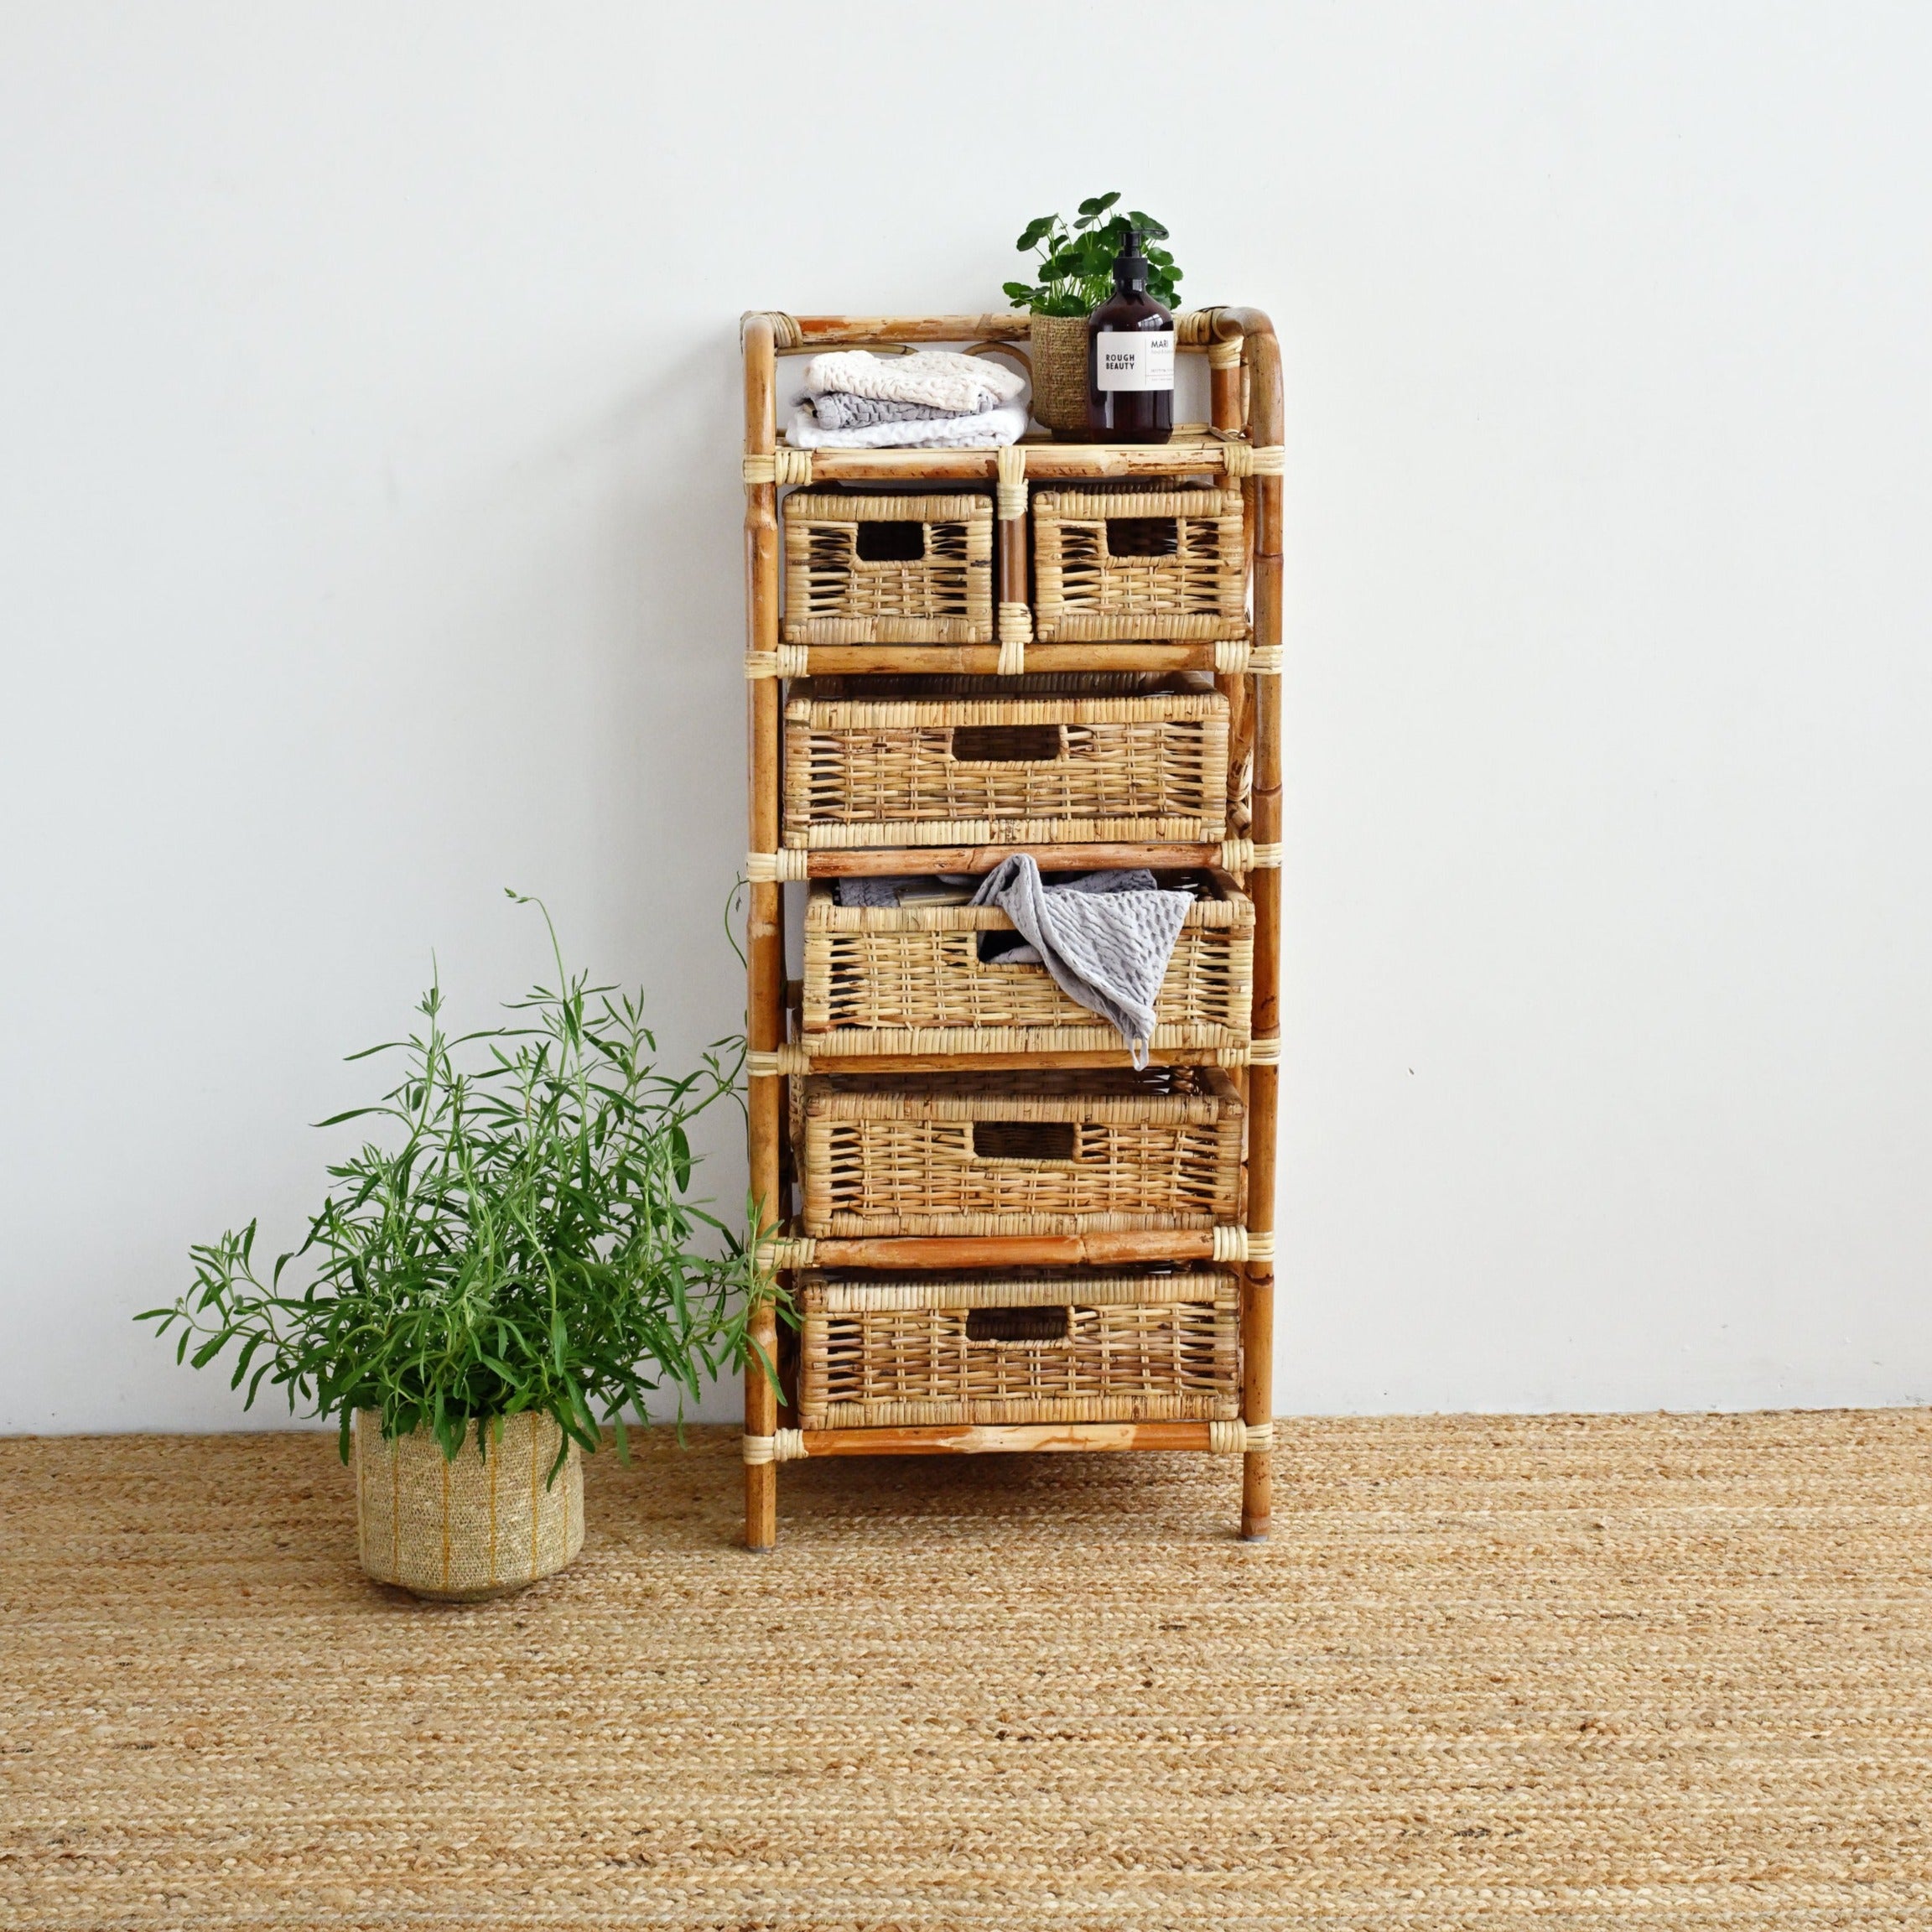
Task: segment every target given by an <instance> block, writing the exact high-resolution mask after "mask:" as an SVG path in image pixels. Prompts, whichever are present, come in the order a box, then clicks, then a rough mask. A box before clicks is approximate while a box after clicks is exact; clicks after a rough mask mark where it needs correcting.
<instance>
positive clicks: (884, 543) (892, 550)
mask: <svg viewBox="0 0 1932 1932" xmlns="http://www.w3.org/2000/svg"><path fill="white" fill-rule="evenodd" d="M855 530H856V536H855V538H854V541H855V542H856V543H857V545H858V549H859V561H860V563H861V564H920V563H923V562H924V561H925V558H926V526H925V525H924V524H923V523H885V522H870V521H868V522H863V523H860V524H858V525H856V526H855Z"/></svg>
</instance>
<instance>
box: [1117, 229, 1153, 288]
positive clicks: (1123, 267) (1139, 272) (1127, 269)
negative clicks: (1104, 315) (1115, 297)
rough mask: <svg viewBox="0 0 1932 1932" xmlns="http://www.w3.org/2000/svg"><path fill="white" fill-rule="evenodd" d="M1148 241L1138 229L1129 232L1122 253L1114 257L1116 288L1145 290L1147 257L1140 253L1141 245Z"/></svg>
mask: <svg viewBox="0 0 1932 1932" xmlns="http://www.w3.org/2000/svg"><path fill="white" fill-rule="evenodd" d="M1145 239H1146V237H1145V235H1144V234H1143V233H1142V232H1141V231H1140V229H1138V228H1130V229H1129V230H1128V231H1127V239H1126V241H1125V242H1124V244H1123V245H1122V247H1121V250H1120V252H1119V254H1118V255H1116V256H1115V257H1114V287H1115V288H1121V289H1126V288H1145V287H1146V286H1147V257H1145V255H1143V254H1142V253H1141V252H1140V245H1141V243H1142V242H1143V241H1145Z"/></svg>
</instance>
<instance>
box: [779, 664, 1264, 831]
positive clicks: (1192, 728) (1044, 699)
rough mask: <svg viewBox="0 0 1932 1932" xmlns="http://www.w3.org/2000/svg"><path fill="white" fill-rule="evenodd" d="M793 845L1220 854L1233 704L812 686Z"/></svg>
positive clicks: (1102, 683) (1121, 681)
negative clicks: (1166, 849) (1212, 850)
mask: <svg viewBox="0 0 1932 1932" xmlns="http://www.w3.org/2000/svg"><path fill="white" fill-rule="evenodd" d="M783 803H784V827H783V839H784V843H785V844H787V846H791V847H794V848H798V847H803V848H806V849H824V848H831V847H853V846H882V845H985V844H1036V845H1045V844H1105V843H1108V842H1109V841H1118V842H1119V843H1122V844H1213V843H1215V842H1218V840H1220V839H1222V838H1223V837H1224V836H1225V835H1226V829H1227V823H1228V701H1227V699H1225V698H1224V697H1223V696H1222V694H1221V693H1219V692H1218V691H1217V690H1216V689H1215V688H1213V684H1212V683H1211V682H1210V681H1208V680H1207V679H1206V678H1202V677H1200V676H1198V675H1188V674H1183V675H1179V676H1174V677H1168V678H1146V677H1136V676H1133V675H1120V674H1114V675H1108V674H1094V675H1089V676H1087V677H1085V678H818V679H802V680H801V681H800V682H799V683H797V684H795V685H793V686H792V694H791V696H790V698H789V699H788V700H787V704H786V707H785V792H784V801H783Z"/></svg>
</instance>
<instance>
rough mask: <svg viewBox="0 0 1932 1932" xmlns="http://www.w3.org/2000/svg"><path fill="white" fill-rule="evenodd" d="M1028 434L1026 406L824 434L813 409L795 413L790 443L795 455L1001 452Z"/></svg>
mask: <svg viewBox="0 0 1932 1932" xmlns="http://www.w3.org/2000/svg"><path fill="white" fill-rule="evenodd" d="M1025 434H1026V403H1023V402H1022V403H1001V404H1000V407H999V408H997V409H988V410H985V411H984V412H983V413H981V414H979V415H977V416H936V417H934V418H932V421H931V422H929V423H867V424H866V425H865V428H863V429H821V428H819V427H818V421H817V419H816V418H814V417H813V414H812V413H811V411H810V410H808V409H795V410H793V411H792V420H791V422H790V423H788V424H787V427H786V430H785V439H786V441H787V442H788V443H789V444H791V445H792V448H793V449H998V448H999V447H1000V445H1001V444H1005V443H1017V442H1018V441H1019V440H1020V439H1021V437H1022V436H1024V435H1025Z"/></svg>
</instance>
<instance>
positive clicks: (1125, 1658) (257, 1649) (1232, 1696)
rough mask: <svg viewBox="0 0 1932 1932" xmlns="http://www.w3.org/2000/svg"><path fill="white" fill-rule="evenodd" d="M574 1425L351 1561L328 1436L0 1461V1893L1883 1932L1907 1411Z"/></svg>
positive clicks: (710, 1912) (326, 1907)
mask: <svg viewBox="0 0 1932 1932" xmlns="http://www.w3.org/2000/svg"><path fill="white" fill-rule="evenodd" d="M1279 1429H1280V1436H1281V1439H1282V1446H1281V1448H1280V1453H1279V1454H1278V1457H1277V1459H1276V1478H1275V1479H1276V1485H1277V1487H1276V1492H1275V1494H1276V1516H1275V1535H1274V1538H1273V1540H1271V1541H1270V1542H1269V1543H1267V1544H1265V1545H1243V1544H1241V1543H1240V1542H1239V1541H1238V1540H1236V1538H1235V1537H1234V1535H1233V1520H1234V1516H1235V1510H1236V1504H1237V1498H1238V1491H1239V1469H1238V1467H1236V1465H1235V1463H1234V1462H1233V1460H1232V1459H1226V1460H1224V1459H1222V1458H1219V1457H1181V1456H1142V1455H1083V1456H1045V1457H961V1458H941V1457H922V1458H917V1459H908V1460H903V1461H887V1460H884V1459H876V1460H874V1459H868V1460H865V1461H847V1462H821V1463H818V1464H811V1463H807V1464H797V1463H788V1464H787V1465H786V1466H785V1467H783V1469H782V1471H781V1477H780V1511H781V1533H782V1541H781V1545H780V1547H779V1549H778V1550H777V1551H776V1553H775V1554H772V1555H766V1556H752V1555H748V1554H746V1553H745V1551H744V1550H741V1549H740V1548H738V1547H736V1546H735V1543H734V1537H735V1534H736V1530H737V1523H738V1509H739V1497H740V1475H739V1468H738V1464H737V1462H736V1460H735V1456H736V1436H735V1431H694V1432H693V1434H692V1436H690V1438H689V1446H688V1447H687V1448H683V1449H680V1448H679V1447H678V1445H677V1443H676V1441H675V1440H674V1439H673V1437H671V1436H669V1435H667V1434H665V1435H659V1436H655V1437H654V1438H652V1440H650V1441H647V1443H646V1444H645V1446H644V1447H643V1449H642V1451H641V1453H640V1454H639V1455H638V1457H637V1458H636V1461H635V1462H634V1463H633V1465H632V1467H630V1468H629V1469H625V1468H623V1467H620V1466H619V1464H618V1463H617V1461H616V1459H615V1457H614V1456H611V1455H605V1456H600V1457H596V1458H594V1459H593V1461H592V1462H591V1463H590V1465H589V1468H588V1470H587V1473H586V1482H585V1490H586V1515H587V1518H588V1521H589V1538H588V1540H587V1541H586V1543H585V1545H584V1554H583V1555H582V1557H581V1558H580V1559H579V1561H578V1562H577V1563H576V1565H575V1566H574V1567H573V1568H571V1569H569V1570H568V1571H564V1573H563V1574H561V1575H559V1576H556V1577H553V1578H552V1579H550V1580H548V1581H546V1582H544V1583H543V1584H540V1585H538V1586H537V1587H535V1588H533V1589H532V1590H530V1591H528V1592H526V1593H525V1594H523V1595H522V1596H520V1597H512V1598H510V1599H508V1600H506V1601H503V1602H496V1603H491V1604H486V1605H483V1606H480V1607H472V1608H460V1607H442V1606H433V1605H428V1604H423V1603H419V1602H415V1601H413V1600H412V1599H410V1598H408V1597H404V1596H403V1595H401V1594H400V1593H399V1592H394V1591H390V1590H385V1589H382V1588H378V1587H376V1586H374V1585H371V1584H370V1583H368V1582H367V1581H366V1580H365V1579H364V1578H363V1577H362V1576H361V1572H360V1571H358V1569H357V1567H356V1559H355V1535H354V1527H353V1502H352V1497H351V1489H350V1486H349V1483H348V1478H347V1472H345V1470H344V1469H343V1468H342V1467H341V1466H340V1463H339V1462H337V1461H336V1459H335V1445H334V1441H333V1439H332V1438H329V1437H323V1436H313V1435H306V1436H304V1435H283V1436H221V1437H153V1436H145V1437H143V1436H122V1437H118V1438H87V1439H69V1440H34V1439H22V1440H13V1441H0V1496H3V1498H4V1506H3V1508H0V1659H3V1662H0V1924H3V1925H6V1926H8V1927H13V1926H19V1927H32V1928H34V1932H67V1929H70V1928H73V1929H81V1928H85V1929H86V1932H98V1929H102V1928H115V1927H123V1926H127V1927H167V1928H183V1929H187V1928H196V1929H200V1928H217V1927H243V1926H247V1927H275V1928H282V1927H304V1928H308V1927H315V1928H337V1927H342V1928H352V1927H366V1928H378V1927H380V1928H413V1927H423V1928H428V1927H458V1926H460V1927H512V1926H515V1927H523V1926H532V1927H535V1926H543V1927H549V1926H568V1927H585V1928H588V1927H618V1926H624V1927H651V1926H676V1927H693V1928H700V1927H701V1928H719V1929H723V1928H732V1929H742V1932H752V1929H756V1932H808V1929H809V1932H859V1929H861V1928H863V1929H865V1932H885V1929H887V1928H898V1929H904V1932H925V1929H928V1928H959V1929H962V1932H965V1929H972V1932H980V1929H984V1932H995V1929H997V1932H1040V1929H1043V1928H1052V1929H1067V1932H1103V1929H1105V1932H1139V1929H1141V1928H1162V1927H1187V1928H1194V1927H1199V1928H1210V1927H1212V1928H1233V1927H1244V1928H1245V1927H1255V1928H1261V1927H1267V1928H1301V1927H1321V1928H1332V1929H1334V1932H1341V1929H1343V1928H1348V1929H1350V1932H1354V1929H1357V1928H1359V1929H1362V1932H1368V1929H1371V1928H1373V1929H1374V1932H1391V1929H1394V1928H1406V1927H1429V1928H1450V1927H1481V1928H1483V1929H1484V1932H1514V1929H1516V1928H1524V1929H1528V1928H1531V1927H1535V1928H1536V1929H1538V1932H1549V1929H1550V1928H1555V1927H1588V1928H1592V1932H1599V1929H1600V1932H1608V1929H1610V1928H1631V1929H1638V1932H1648V1929H1649V1928H1653V1927H1662V1926H1671V1927H1720V1926H1722V1927H1727V1928H1777V1929H1784V1928H1810V1927H1823V1926H1855V1927H1877V1926H1886V1927H1901V1928H1903V1927H1911V1928H1916V1929H1919V1932H1924V1929H1926V1928H1928V1927H1932V1536H1929V1534H1928V1533H1929V1531H1932V1412H1928V1411H1924V1410H1885V1411H1877V1412H1839V1413H1822V1414H1820V1413H1806V1414H1781V1415H1722V1416H1695V1417H1683V1416H1676V1417H1666V1416H1643V1417H1631V1416H1617V1417H1607V1416H1597V1417H1575V1416H1564V1417H1547V1416H1545V1417H1536V1418H1523V1417H1508V1418H1493V1417H1467V1416H1463V1417H1437V1418H1429V1419H1400V1420H1345V1421H1334V1420H1330V1421H1319V1422H1299V1421H1296V1422H1288V1423H1284V1424H1281V1425H1279Z"/></svg>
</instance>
